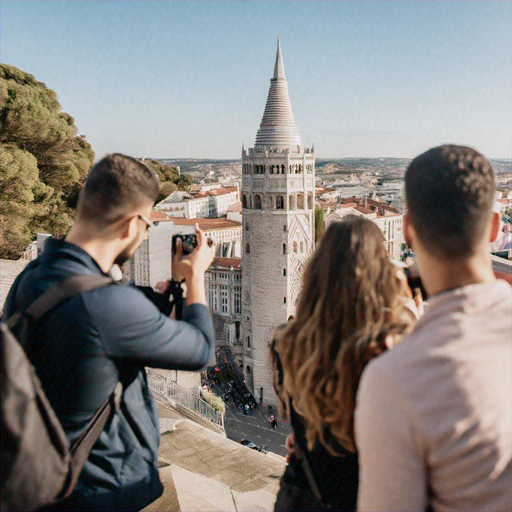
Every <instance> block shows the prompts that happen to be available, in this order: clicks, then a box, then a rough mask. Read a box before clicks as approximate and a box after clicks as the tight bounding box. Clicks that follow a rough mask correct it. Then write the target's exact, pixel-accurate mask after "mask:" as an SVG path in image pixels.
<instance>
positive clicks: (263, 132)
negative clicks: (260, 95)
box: [255, 36, 302, 147]
mask: <svg viewBox="0 0 512 512" xmlns="http://www.w3.org/2000/svg"><path fill="white" fill-rule="evenodd" d="M297 145H299V146H300V145H302V140H301V137H300V133H299V129H298V128H297V126H296V125H295V119H294V118H293V112H292V105H291V103H290V96H289V94H288V83H287V82H286V77H285V74H284V65H283V58H282V56H281V44H280V41H279V36H278V38H277V53H276V63H275V65H274V75H273V77H272V78H271V79H270V89H269V91H268V97H267V103H266V105H265V111H264V112H263V119H262V120H261V124H260V128H259V130H258V133H257V134H256V143H255V147H263V146H267V147H272V146H278V147H289V146H291V147H296V146H297Z"/></svg>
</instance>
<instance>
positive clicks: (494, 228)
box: [489, 212, 503, 242]
mask: <svg viewBox="0 0 512 512" xmlns="http://www.w3.org/2000/svg"><path fill="white" fill-rule="evenodd" d="M502 225H503V222H502V221H501V213H500V212H492V218H491V235H490V237H489V242H495V241H496V239H497V238H498V236H499V234H500V231H501V227H502Z"/></svg>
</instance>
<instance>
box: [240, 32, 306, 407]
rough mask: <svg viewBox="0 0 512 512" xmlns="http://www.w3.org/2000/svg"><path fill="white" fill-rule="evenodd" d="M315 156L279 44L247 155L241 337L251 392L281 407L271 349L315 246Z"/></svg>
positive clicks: (244, 165) (289, 312) (244, 159)
mask: <svg viewBox="0 0 512 512" xmlns="http://www.w3.org/2000/svg"><path fill="white" fill-rule="evenodd" d="M314 206H315V156H314V149H307V148H304V147H303V146H302V141H301V136H300V133H299V130H298V128H297V126H296V125H295V120H294V118H293V113H292V107H291V103H290V98H289V95H288V84H287V82H286V77H285V74H284V66H283V60H282V56H281V47H280V43H279V38H278V41H277V55H276V63H275V67H274V75H273V77H272V78H271V79H270V89H269V92H268V98H267V103H266V105H265V111H264V113H263V119H262V120H261V125H260V128H259V130H258V133H257V134H256V143H255V144H254V148H252V149H249V150H245V148H242V208H243V214H242V215H243V227H242V335H243V343H244V351H243V363H244V375H245V380H246V383H247V385H248V386H249V388H250V389H252V390H253V392H254V395H255V397H256V399H257V400H259V399H260V396H261V395H263V402H264V403H265V404H268V403H271V404H275V396H274V391H273V387H272V371H271V364H270V352H269V343H270V339H271V334H272V330H273V329H274V328H275V327H276V326H277V325H279V324H282V323H284V322H286V321H287V319H288V317H289V316H290V315H293V314H295V304H296V301H297V298H298V294H299V291H300V287H301V281H302V273H303V269H304V263H305V261H306V260H307V258H308V257H309V255H310V254H311V252H312V250H313V246H314V237H313V226H314Z"/></svg>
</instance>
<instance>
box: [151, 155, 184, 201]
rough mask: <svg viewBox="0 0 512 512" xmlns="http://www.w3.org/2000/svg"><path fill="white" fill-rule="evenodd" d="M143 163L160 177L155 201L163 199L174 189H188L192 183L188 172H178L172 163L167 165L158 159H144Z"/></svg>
mask: <svg viewBox="0 0 512 512" xmlns="http://www.w3.org/2000/svg"><path fill="white" fill-rule="evenodd" d="M144 163H145V164H146V165H147V166H148V167H149V168H150V169H152V170H153V171H155V172H156V174H157V175H158V177H159V178H160V193H159V194H158V197H157V199H156V200H157V202H159V201H162V200H163V199H165V198H166V197H167V196H168V195H169V194H171V193H172V192H174V191H176V190H189V189H190V186H191V185H192V178H191V177H190V176H189V175H188V174H180V171H179V170H178V168H177V167H175V166H174V165H167V164H163V163H162V162H159V161H158V160H150V159H148V160H144Z"/></svg>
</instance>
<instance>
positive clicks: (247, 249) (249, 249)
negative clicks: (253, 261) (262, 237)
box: [245, 243, 251, 254]
mask: <svg viewBox="0 0 512 512" xmlns="http://www.w3.org/2000/svg"><path fill="white" fill-rule="evenodd" d="M250 253H251V244H249V243H247V244H245V254H250Z"/></svg>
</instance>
